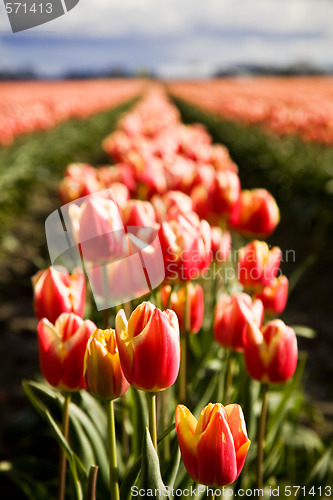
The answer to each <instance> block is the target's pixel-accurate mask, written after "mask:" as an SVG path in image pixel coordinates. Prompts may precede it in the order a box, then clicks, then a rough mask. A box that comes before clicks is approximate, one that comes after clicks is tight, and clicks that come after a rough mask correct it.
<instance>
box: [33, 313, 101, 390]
mask: <svg viewBox="0 0 333 500" xmlns="http://www.w3.org/2000/svg"><path fill="white" fill-rule="evenodd" d="M96 328H97V327H96V325H95V324H94V323H93V322H92V321H89V320H87V321H83V319H82V318H80V317H79V316H77V315H76V314H73V313H63V314H61V315H60V316H59V318H58V319H57V321H56V322H55V324H54V325H53V324H52V323H51V322H50V321H49V320H48V319H46V318H44V319H41V320H40V322H39V323H38V327H37V332H38V349H39V363H40V367H41V371H42V373H43V375H44V377H45V378H46V380H47V381H48V383H49V384H50V385H52V386H53V387H57V388H59V389H62V390H66V391H79V390H80V389H84V388H85V387H86V384H85V380H84V376H83V371H84V355H85V352H86V347H87V342H88V339H89V337H90V335H91V334H92V333H93V332H94V331H95V330H96Z"/></svg>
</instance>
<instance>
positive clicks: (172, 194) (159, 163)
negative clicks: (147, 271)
mask: <svg viewBox="0 0 333 500" xmlns="http://www.w3.org/2000/svg"><path fill="white" fill-rule="evenodd" d="M103 147H104V149H105V150H106V151H107V152H108V153H110V155H111V156H112V158H114V159H115V161H116V162H117V163H116V164H114V165H112V166H103V167H99V168H94V167H92V166H91V165H84V164H75V165H70V166H69V167H68V168H67V170H66V172H65V176H64V179H63V181H62V182H61V184H60V187H59V193H60V196H61V200H62V201H63V202H66V203H69V204H70V206H69V210H68V214H69V219H70V221H71V222H70V223H71V225H72V229H73V234H74V239H75V241H76V243H77V244H78V245H79V247H80V253H81V257H82V258H83V260H84V264H85V267H86V269H87V273H88V276H89V282H90V286H91V288H92V290H93V292H94V293H95V291H96V289H98V288H99V289H100V293H102V294H104V295H105V296H110V295H111V294H112V292H113V289H114V288H115V287H121V280H122V279H127V277H124V276H121V275H120V276H118V279H117V280H116V279H115V276H114V275H112V274H111V275H107V274H106V275H105V274H103V272H102V276H101V275H99V276H98V277H97V278H96V276H94V273H90V272H89V271H88V269H90V268H93V267H94V266H95V267H96V266H97V265H100V264H101V262H103V263H109V262H114V261H115V260H117V259H119V257H120V256H122V255H123V253H122V251H123V248H124V247H126V248H130V254H131V255H132V254H133V252H134V251H135V250H136V251H137V247H136V248H135V250H133V247H132V246H131V234H130V233H129V232H128V231H127V228H128V227H129V226H131V227H133V226H134V227H137V228H138V229H139V230H140V229H142V228H147V227H148V228H151V229H154V230H155V231H156V233H157V235H158V240H159V243H160V246H161V254H162V257H163V264H164V271H165V272H164V280H163V282H162V284H161V285H160V287H159V288H158V289H155V290H153V291H152V292H151V293H148V294H147V295H146V296H145V299H146V300H145V301H144V302H140V294H137V295H135V296H133V297H131V298H132V299H133V301H132V305H133V304H134V302H135V301H136V302H137V303H138V305H137V306H136V307H135V309H134V311H133V312H131V311H130V310H129V308H130V305H129V303H128V300H127V299H126V295H124V296H123V302H127V304H126V305H125V309H126V310H127V314H126V313H125V311H124V309H121V308H120V307H119V306H117V307H116V314H115V319H114V329H112V328H111V329H110V320H111V318H112V316H111V315H110V314H108V313H107V314H104V328H105V329H104V330H102V329H100V328H99V326H98V325H96V324H95V322H93V321H91V320H89V319H86V320H84V319H83V318H84V311H85V305H86V303H87V300H86V286H87V285H86V281H85V277H84V274H83V273H82V271H80V270H75V271H74V272H73V273H72V274H69V272H67V270H66V269H55V268H53V267H51V268H49V269H47V270H44V271H40V272H39V273H37V275H36V276H34V278H33V286H34V305H35V312H36V316H37V318H38V319H39V324H38V329H37V331H38V342H39V356H40V366H41V371H42V373H43V375H44V377H45V379H46V380H47V381H48V383H49V384H50V385H52V386H53V387H56V388H57V389H59V390H60V391H62V392H63V393H64V394H65V401H67V404H64V406H63V410H64V422H66V418H67V419H68V410H69V403H68V401H69V397H70V394H71V393H72V392H73V391H74V392H75V391H80V390H82V389H87V390H88V391H89V392H91V393H92V394H93V395H94V396H96V397H97V398H100V399H101V400H107V401H108V402H109V403H108V408H109V411H108V416H109V426H108V429H109V434H108V437H109V459H110V490H111V498H112V499H114V500H116V499H117V498H119V486H118V473H117V458H116V457H117V453H116V442H115V425H114V415H113V403H112V402H113V400H114V399H117V398H119V397H124V395H125V393H126V391H128V390H129V387H130V386H132V388H134V389H131V390H143V391H146V392H147V394H149V398H148V401H149V408H150V411H149V417H150V418H149V430H150V435H151V439H152V443H153V445H154V448H155V450H156V451H157V424H156V407H155V405H156V393H160V392H162V391H165V396H164V398H166V400H167V407H170V406H171V407H174V409H176V412H175V417H174V418H175V426H176V432H177V437H178V443H179V447H180V451H181V455H182V459H183V462H184V465H185V467H186V470H187V472H188V474H189V476H190V477H191V478H192V480H193V481H195V482H198V483H200V484H204V485H207V486H213V487H214V488H216V487H222V486H225V485H228V484H231V483H233V482H234V481H236V479H237V478H238V476H239V474H240V473H241V471H242V468H243V466H244V462H245V459H246V456H247V452H248V449H249V446H250V440H249V438H248V436H247V431H246V424H245V419H244V416H243V411H242V409H241V406H240V405H239V404H237V403H236V402H234V403H232V404H227V403H229V401H228V399H230V394H231V392H230V386H232V375H233V372H232V369H231V365H232V358H233V356H232V355H231V354H230V355H229V360H228V361H227V360H226V361H225V364H226V365H228V364H229V366H228V369H227V370H226V372H227V373H226V375H225V393H224V399H223V401H222V400H221V401H218V402H217V403H209V404H208V405H206V406H205V408H204V409H203V410H202V411H201V414H200V417H199V419H198V420H196V418H195V417H194V415H193V414H192V413H191V411H190V409H188V408H187V406H186V404H187V405H189V406H190V407H191V404H192V403H193V396H194V394H193V393H191V390H190V386H191V381H190V378H189V369H190V363H189V359H190V360H191V347H190V346H191V341H190V337H191V338H192V337H193V336H194V335H193V334H198V335H197V336H198V337H200V336H202V338H203V342H204V343H206V344H207V345H206V346H205V349H206V348H207V347H209V345H212V342H213V338H214V339H215V341H216V343H217V344H218V345H220V346H222V347H223V348H224V349H225V352H230V353H232V352H233V351H235V352H238V353H241V354H240V355H241V356H243V357H244V361H245V365H246V370H247V373H248V376H249V377H252V378H253V379H254V380H257V381H260V382H261V383H262V384H263V387H264V388H265V390H266V392H265V394H266V395H265V397H264V400H263V411H262V414H261V419H260V426H259V428H260V432H259V437H258V448H257V455H258V458H257V464H258V465H257V474H258V486H259V487H260V488H261V487H262V485H263V455H262V454H263V438H264V426H265V413H266V410H267V388H268V384H271V383H284V382H286V381H287V380H289V379H290V378H291V377H292V376H293V374H294V372H295V370H296V365H297V341H296V335H295V332H294V330H293V329H292V328H291V327H289V326H287V325H285V324H284V323H283V322H282V321H281V320H279V319H270V318H272V317H274V316H277V315H279V314H280V313H281V312H282V311H283V310H284V308H285V306H286V302H287V295H288V280H287V278H286V277H285V276H283V275H279V273H280V261H281V250H280V249H279V248H277V247H274V248H272V249H270V248H269V247H268V245H267V244H266V243H265V242H264V241H259V240H253V241H250V242H249V243H247V244H245V245H244V246H243V247H242V248H240V249H238V251H237V259H236V260H235V259H234V258H233V252H232V248H231V242H232V235H231V233H230V230H232V231H234V232H235V231H237V232H238V233H240V234H241V235H242V237H250V238H253V237H255V236H260V237H263V236H266V235H269V234H271V233H272V231H273V230H274V229H275V227H276V225H277V223H278V222H279V210H278V207H277V205H276V203H275V200H274V198H273V197H272V196H271V195H270V193H268V192H267V191H266V190H264V189H258V190H252V191H242V190H241V186H240V181H239V178H238V175H237V167H236V165H235V164H234V163H233V162H232V160H231V159H230V157H229V155H228V151H227V150H226V148H224V147H223V146H221V145H213V144H212V143H211V138H210V137H209V135H208V134H207V132H206V131H205V130H204V129H203V128H202V127H201V126H199V125H194V126H187V127H186V126H184V125H182V124H181V123H180V120H179V115H178V112H177V110H176V109H175V108H174V107H173V106H172V105H171V104H170V103H169V102H168V100H167V99H166V96H165V95H164V94H163V92H162V90H161V89H160V88H159V87H156V86H154V87H152V89H151V90H150V92H149V93H148V95H147V96H146V97H145V98H144V99H143V100H142V101H141V102H140V103H139V104H138V105H137V106H136V107H135V108H134V109H133V110H132V111H131V112H129V113H127V114H126V115H125V116H124V117H123V119H122V120H121V121H120V122H119V126H118V129H117V130H116V131H115V132H113V133H112V134H111V135H110V136H109V137H108V138H106V140H105V141H104V143H103ZM100 190H103V191H102V192H101V193H98V192H99V191H100ZM96 192H97V194H95V193H96ZM82 197H84V198H83V200H81V199H80V198H82ZM203 217H205V219H204V218H203ZM206 219H207V220H206ZM138 234H139V233H138ZM92 235H93V236H94V237H92ZM235 241H236V239H235ZM150 252H151V253H152V254H154V253H156V252H157V250H156V249H154V248H153V247H150ZM150 258H151V259H152V261H153V262H154V256H151V255H150ZM212 266H217V267H218V268H219V269H224V270H226V269H227V268H228V267H229V268H232V269H233V270H234V276H233V278H232V279H231V280H224V279H223V280H218V279H215V278H212V279H211V280H210V282H211V281H213V282H214V281H215V289H214V293H213V294H211V296H210V301H209V300H208V298H209V297H208V295H209V294H208V290H207V283H205V273H207V272H208V271H209V270H210V269H212ZM134 272H135V271H134ZM128 279H131V278H128ZM194 279H196V280H197V281H196V282H195V283H192V281H193V280H194ZM130 283H132V281H130ZM141 295H142V294H141ZM153 302H155V304H153ZM209 302H210V303H209ZM204 319H207V323H208V328H206V334H205V333H204V330H205V329H204V328H203V327H202V326H203V321H204ZM99 321H100V318H98V320H97V321H96V323H99ZM198 332H202V333H198ZM207 334H208V335H207ZM204 368H205V367H204ZM245 376H246V375H245V374H244V377H245ZM177 379H178V381H177ZM174 385H176V386H177V387H178V390H179V395H178V397H176V396H175V393H174ZM169 388H172V390H171V389H169ZM166 389H168V391H166ZM161 401H163V400H161ZM177 402H178V403H179V404H178V406H177V407H176V403H177ZM222 402H223V403H224V404H225V406H223V405H222ZM164 403H165V400H164ZM205 403H206V404H207V403H208V401H205ZM161 404H162V402H161ZM66 415H67V417H66ZM167 415H168V410H166V416H167ZM124 418H125V416H123V419H124ZM166 424H167V425H168V424H169V422H166ZM167 425H166V426H165V427H167ZM66 428H67V426H66V425H65V424H64V429H66ZM172 428H173V427H171V428H170V429H169V431H168V432H167V433H166V434H168V433H169V432H170V431H171V430H172ZM165 430H166V429H165V428H164V429H163V431H165ZM136 432H138V429H134V433H136ZM64 436H65V438H66V439H67V437H68V436H67V433H66V432H64ZM169 438H170V434H168V435H166V437H165V439H169ZM156 451H155V452H154V453H155V455H154V458H153V459H152V461H153V462H154V463H155V465H154V466H153V465H152V464H151V462H149V463H150V467H151V468H154V467H155V469H157V470H158V473H157V472H156V470H155V472H156V474H155V476H154V477H155V479H156V477H157V476H158V475H159V477H160V471H159V461H158V458H157V455H156ZM143 454H144V452H143ZM169 460H170V457H169ZM61 464H62V466H61V470H60V473H59V484H60V489H59V494H58V498H59V499H62V498H64V460H62V461H61ZM156 464H157V465H156ZM91 465H93V464H91ZM137 474H138V471H137V473H136V475H135V477H134V483H133V478H132V483H131V484H136V483H135V479H136V477H137ZM144 475H145V474H144V471H143V470H142V477H141V484H142V485H143V487H147V482H145V481H144ZM175 477H176V475H175ZM129 481H130V479H129V478H128V476H127V478H125V479H124V480H123V483H126V482H129ZM156 481H157V480H156ZM156 484H158V481H157V483H156ZM122 488H123V484H122ZM79 492H80V489H79V488H77V496H78V498H79V497H80V493H79ZM91 495H92V496H91V498H93V497H94V496H93V495H94V493H91ZM156 498H157V497H156Z"/></svg>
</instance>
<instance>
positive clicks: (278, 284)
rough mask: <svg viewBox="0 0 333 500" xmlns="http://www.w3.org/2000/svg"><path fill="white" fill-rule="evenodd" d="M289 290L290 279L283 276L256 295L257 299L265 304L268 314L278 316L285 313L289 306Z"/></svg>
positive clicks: (272, 281) (274, 279)
mask: <svg viewBox="0 0 333 500" xmlns="http://www.w3.org/2000/svg"><path fill="white" fill-rule="evenodd" d="M288 288H289V282H288V278H287V277H286V276H283V275H282V276H279V277H278V278H273V279H272V280H271V282H270V284H269V285H267V286H265V288H263V289H262V290H261V291H260V292H257V293H256V294H255V297H256V298H257V299H260V300H261V302H262V303H263V304H264V309H265V312H266V313H267V314H270V315H278V314H281V313H282V312H283V311H284V309H285V307H286V305H287V299H288Z"/></svg>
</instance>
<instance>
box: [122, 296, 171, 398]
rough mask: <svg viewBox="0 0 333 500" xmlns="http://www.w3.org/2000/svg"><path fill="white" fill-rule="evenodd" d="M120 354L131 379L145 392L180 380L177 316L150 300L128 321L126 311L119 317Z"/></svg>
mask: <svg viewBox="0 0 333 500" xmlns="http://www.w3.org/2000/svg"><path fill="white" fill-rule="evenodd" d="M116 337H117V344H118V349H119V356H120V361H121V365H122V368H123V370H124V374H125V377H126V378H127V380H128V382H129V383H130V384H131V385H133V386H134V387H136V388H137V389H142V390H145V391H152V392H156V391H162V390H164V389H167V388H168V387H170V386H171V385H172V384H173V383H174V382H175V380H176V378H177V376H178V371H179V363H180V341H179V326H178V320H177V316H176V314H175V313H174V312H173V311H170V310H166V311H164V312H162V311H160V310H159V309H157V308H156V307H155V306H154V305H153V304H151V303H150V302H143V303H142V304H140V305H139V306H138V307H137V308H136V309H135V310H134V312H133V313H132V314H131V317H130V318H129V320H128V321H127V319H126V316H125V313H124V310H121V311H119V313H118V314H117V317H116Z"/></svg>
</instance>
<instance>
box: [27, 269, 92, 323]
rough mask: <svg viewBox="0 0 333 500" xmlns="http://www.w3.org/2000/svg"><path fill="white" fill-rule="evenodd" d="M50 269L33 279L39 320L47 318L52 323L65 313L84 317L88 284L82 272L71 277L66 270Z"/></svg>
mask: <svg viewBox="0 0 333 500" xmlns="http://www.w3.org/2000/svg"><path fill="white" fill-rule="evenodd" d="M58 269H59V270H56V269H55V268H54V267H49V268H48V269H45V270H44V271H39V272H38V273H36V274H35V275H34V276H33V277H32V284H33V288H34V309H35V314H36V316H37V318H38V319H42V318H47V319H48V320H49V321H51V323H54V322H55V321H56V319H57V318H58V317H59V316H60V314H61V313H64V312H74V313H75V314H77V315H78V316H81V317H83V314H84V306H85V297H86V283H85V279H84V275H83V273H82V272H73V273H72V274H71V275H70V274H69V273H68V271H67V270H66V269H65V268H60V267H58Z"/></svg>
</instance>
